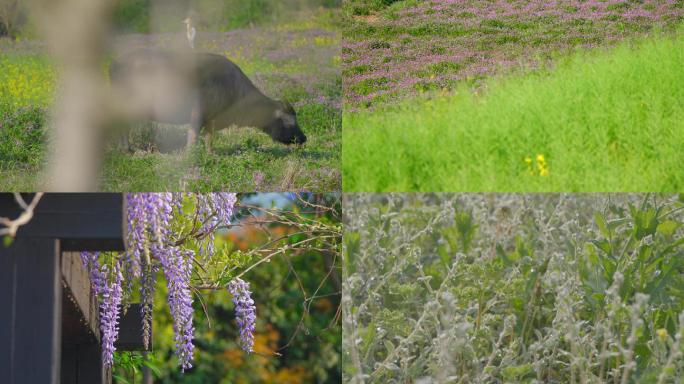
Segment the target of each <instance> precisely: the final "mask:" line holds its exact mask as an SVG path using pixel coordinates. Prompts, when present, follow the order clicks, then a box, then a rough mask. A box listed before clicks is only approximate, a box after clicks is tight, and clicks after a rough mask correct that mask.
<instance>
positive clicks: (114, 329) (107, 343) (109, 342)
mask: <svg viewBox="0 0 684 384" xmlns="http://www.w3.org/2000/svg"><path fill="white" fill-rule="evenodd" d="M102 274H103V275H104V276H106V275H107V266H106V265H105V266H103V267H102ZM114 276H115V279H114V281H112V282H110V283H108V284H105V286H104V288H103V289H102V292H101V294H102V299H101V300H100V334H101V337H102V362H103V364H104V365H105V366H108V367H111V366H112V360H113V355H114V351H115V350H116V348H115V347H114V342H115V341H116V339H117V337H118V335H119V311H120V310H121V298H122V287H121V283H122V280H123V275H122V274H121V265H120V263H117V264H116V268H115V270H114Z"/></svg>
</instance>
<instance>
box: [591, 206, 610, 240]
mask: <svg viewBox="0 0 684 384" xmlns="http://www.w3.org/2000/svg"><path fill="white" fill-rule="evenodd" d="M594 221H596V225H597V226H598V228H599V231H601V234H602V235H603V236H604V237H606V238H610V231H609V230H608V226H607V225H606V219H605V218H604V217H603V215H602V214H600V213H599V212H596V213H594Z"/></svg>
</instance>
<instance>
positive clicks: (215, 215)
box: [197, 192, 237, 258]
mask: <svg viewBox="0 0 684 384" xmlns="http://www.w3.org/2000/svg"><path fill="white" fill-rule="evenodd" d="M236 199H237V198H236V196H235V194H234V193H222V192H215V193H207V194H201V195H197V203H198V209H197V214H198V219H199V221H200V222H201V223H202V228H201V232H202V233H203V234H206V236H205V241H204V242H203V244H202V245H200V252H202V253H204V254H206V256H208V257H209V258H211V257H213V256H214V231H215V230H216V228H217V227H219V226H220V225H223V224H229V223H230V218H231V217H232V216H233V207H234V206H235V202H236Z"/></svg>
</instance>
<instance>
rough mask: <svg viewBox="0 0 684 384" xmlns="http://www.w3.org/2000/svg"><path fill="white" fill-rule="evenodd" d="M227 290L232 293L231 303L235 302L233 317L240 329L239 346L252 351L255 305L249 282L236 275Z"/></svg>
mask: <svg viewBox="0 0 684 384" xmlns="http://www.w3.org/2000/svg"><path fill="white" fill-rule="evenodd" d="M228 292H230V294H231V295H233V304H235V319H236V322H237V324H238V328H239V329H240V347H242V349H243V350H245V351H247V352H252V351H253V348H254V328H255V324H256V306H254V300H252V292H250V290H249V283H247V282H245V281H244V280H242V279H240V278H239V277H236V278H234V279H233V280H232V281H231V282H230V283H229V284H228Z"/></svg>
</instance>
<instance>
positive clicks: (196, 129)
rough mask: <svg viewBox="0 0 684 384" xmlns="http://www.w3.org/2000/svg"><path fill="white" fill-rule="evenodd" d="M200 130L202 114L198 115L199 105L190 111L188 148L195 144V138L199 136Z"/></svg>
mask: <svg viewBox="0 0 684 384" xmlns="http://www.w3.org/2000/svg"><path fill="white" fill-rule="evenodd" d="M200 129H202V114H201V113H200V109H199V105H198V106H196V107H194V108H193V109H192V112H191V113H190V129H189V130H188V143H187V146H188V147H192V146H193V145H195V143H197V136H199V133H200Z"/></svg>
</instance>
